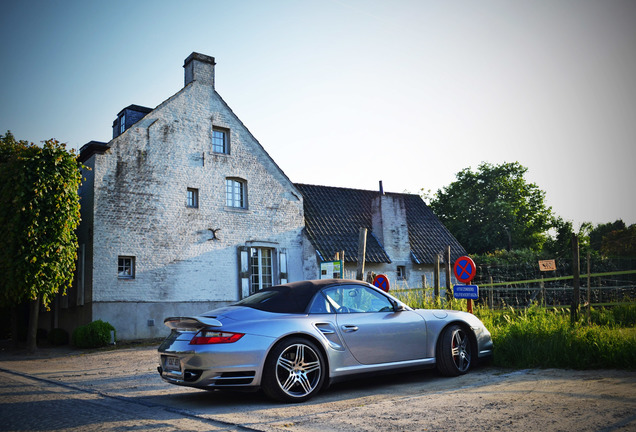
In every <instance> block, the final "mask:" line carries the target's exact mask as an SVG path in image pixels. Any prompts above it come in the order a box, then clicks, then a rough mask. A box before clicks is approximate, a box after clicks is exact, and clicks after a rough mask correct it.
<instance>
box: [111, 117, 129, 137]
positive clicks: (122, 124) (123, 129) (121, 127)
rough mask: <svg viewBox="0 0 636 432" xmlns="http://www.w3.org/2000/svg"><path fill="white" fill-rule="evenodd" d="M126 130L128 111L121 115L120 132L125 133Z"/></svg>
mask: <svg viewBox="0 0 636 432" xmlns="http://www.w3.org/2000/svg"><path fill="white" fill-rule="evenodd" d="M111 118H112V117H111ZM125 130H126V113H123V114H122V115H121V117H119V133H120V134H123V133H124V131H125Z"/></svg>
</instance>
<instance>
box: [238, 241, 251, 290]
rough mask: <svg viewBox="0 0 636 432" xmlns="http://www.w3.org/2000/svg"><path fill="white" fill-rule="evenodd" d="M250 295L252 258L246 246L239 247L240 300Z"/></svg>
mask: <svg viewBox="0 0 636 432" xmlns="http://www.w3.org/2000/svg"><path fill="white" fill-rule="evenodd" d="M249 295H250V260H249V254H248V249H247V247H245V246H239V248H238V296H239V300H241V299H243V298H245V297H247V296H249Z"/></svg>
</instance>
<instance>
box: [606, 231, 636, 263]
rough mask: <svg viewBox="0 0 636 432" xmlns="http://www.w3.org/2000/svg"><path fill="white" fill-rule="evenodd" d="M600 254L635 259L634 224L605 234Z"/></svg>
mask: <svg viewBox="0 0 636 432" xmlns="http://www.w3.org/2000/svg"><path fill="white" fill-rule="evenodd" d="M601 253H602V254H603V255H605V256H623V257H636V224H633V225H630V226H629V227H627V228H623V229H617V230H613V231H611V232H609V233H608V234H606V235H605V236H604V237H603V242H602V246H601Z"/></svg>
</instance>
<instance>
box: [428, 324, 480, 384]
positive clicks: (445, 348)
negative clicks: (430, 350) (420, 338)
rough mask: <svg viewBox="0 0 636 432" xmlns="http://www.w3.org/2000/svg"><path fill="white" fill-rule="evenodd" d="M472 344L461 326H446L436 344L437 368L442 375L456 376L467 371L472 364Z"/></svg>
mask: <svg viewBox="0 0 636 432" xmlns="http://www.w3.org/2000/svg"><path fill="white" fill-rule="evenodd" d="M472 351H473V350H472V345H471V342H470V337H469V335H468V333H467V332H466V331H465V330H464V328H463V327H461V326H460V325H457V324H453V325H451V326H448V327H446V328H445V329H444V330H443V331H442V334H441V336H440V338H439V342H438V344H437V370H438V371H439V373H440V374H442V375H444V376H458V375H463V374H465V373H467V372H468V370H469V369H470V367H471V365H472Z"/></svg>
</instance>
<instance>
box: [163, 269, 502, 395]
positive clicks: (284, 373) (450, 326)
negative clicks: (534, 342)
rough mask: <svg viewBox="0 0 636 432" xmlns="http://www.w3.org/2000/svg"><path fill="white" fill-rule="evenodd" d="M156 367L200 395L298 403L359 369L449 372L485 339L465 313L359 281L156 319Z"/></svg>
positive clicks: (303, 285) (311, 285)
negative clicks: (247, 393) (422, 305)
mask: <svg viewBox="0 0 636 432" xmlns="http://www.w3.org/2000/svg"><path fill="white" fill-rule="evenodd" d="M164 323H165V325H166V326H168V327H169V328H170V329H171V333H170V335H169V336H168V337H167V338H166V339H165V341H164V342H163V343H162V344H161V345H160V346H159V349H158V351H159V361H160V365H159V367H158V371H159V373H160V375H161V377H162V378H163V379H164V380H165V381H167V382H169V383H172V384H176V385H181V386H189V387H194V388H199V389H205V390H219V389H234V390H239V389H243V390H257V389H259V388H260V389H262V390H263V391H264V393H265V394H266V395H267V396H269V397H270V398H273V399H276V400H279V401H284V402H304V401H306V400H308V399H310V398H311V397H313V396H315V395H316V394H317V393H318V392H319V391H320V390H321V389H322V388H324V387H325V386H327V385H328V384H330V383H333V382H336V381H339V380H342V379H346V378H349V377H353V376H355V375H359V374H364V373H379V372H386V371H395V370H400V369H408V368H426V367H436V368H437V369H438V371H439V373H440V374H442V375H445V376H457V375H461V374H465V373H467V372H468V371H469V369H470V368H471V366H473V365H474V364H475V363H476V362H477V361H478V360H480V359H484V358H487V357H490V356H491V355H492V351H493V343H492V339H491V337H490V333H489V332H488V330H487V329H486V328H485V327H484V325H483V324H482V322H481V321H480V320H479V319H478V318H477V317H475V316H474V315H472V314H469V313H467V312H459V311H451V310H432V309H412V308H410V307H409V306H407V305H406V304H404V303H402V302H401V301H399V300H398V299H396V298H394V297H393V296H391V295H390V294H388V293H386V292H384V291H382V290H380V289H378V288H376V287H374V286H372V285H370V284H367V283H364V282H360V281H353V280H343V279H330V280H316V281H302V282H293V283H288V284H284V285H278V286H273V287H270V288H266V289H263V290H260V291H258V292H256V293H255V294H253V295H251V296H249V297H246V298H245V299H243V300H240V301H238V302H237V303H234V304H232V305H230V306H226V307H222V308H219V309H215V310H212V311H209V312H205V313H203V314H200V315H194V316H190V317H170V318H166V319H165V320H164Z"/></svg>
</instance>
